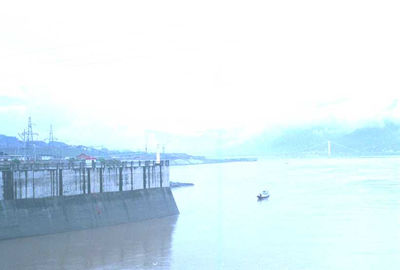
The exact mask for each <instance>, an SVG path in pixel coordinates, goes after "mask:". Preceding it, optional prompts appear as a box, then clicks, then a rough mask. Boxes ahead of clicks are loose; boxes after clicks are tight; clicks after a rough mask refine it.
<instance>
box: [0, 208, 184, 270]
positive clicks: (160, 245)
mask: <svg viewBox="0 0 400 270" xmlns="http://www.w3.org/2000/svg"><path fill="white" fill-rule="evenodd" d="M177 219H178V216H171V217H166V218H161V219H153V220H148V221H144V222H138V223H130V224H122V225H118V226H113V227H104V228H99V229H94V230H85V231H76V232H68V233H61V234H54V235H46V236H39V237H30V238H22V239H13V240H7V241H1V242H0V269H143V268H155V267H156V268H163V269H164V268H169V263H170V261H171V260H170V251H171V241H172V234H173V231H174V229H175V224H176V221H177Z"/></svg>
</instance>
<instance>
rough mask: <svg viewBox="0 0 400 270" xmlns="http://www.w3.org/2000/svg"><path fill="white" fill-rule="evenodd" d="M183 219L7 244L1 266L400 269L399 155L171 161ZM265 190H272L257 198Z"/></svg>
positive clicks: (2, 244)
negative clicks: (188, 163) (180, 185)
mask: <svg viewBox="0 0 400 270" xmlns="http://www.w3.org/2000/svg"><path fill="white" fill-rule="evenodd" d="M171 181H179V182H192V183H194V184H195V185H194V186H193V187H183V188H177V189H174V190H173V193H174V196H175V200H176V203H177V205H178V208H179V210H180V212H181V214H180V215H179V216H177V217H167V218H163V219H155V220H149V221H145V222H140V223H135V224H124V225H120V226H115V227H107V228H100V229H95V230H88V231H79V232H70V233H63V234H56V235H48V236H40V237H32V238H24V239H16V240H8V241H2V242H0V250H1V252H0V266H1V267H0V268H1V269H397V267H398V265H400V256H398V255H399V254H400V244H399V243H400V158H352V159H274V160H272V159H269V160H260V161H258V162H248V163H226V164H212V165H196V166H179V167H171ZM263 189H268V190H269V192H270V194H271V197H270V198H269V199H268V200H264V201H257V198H256V195H257V193H259V192H260V191H262V190H263Z"/></svg>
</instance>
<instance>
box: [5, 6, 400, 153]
mask: <svg viewBox="0 0 400 270" xmlns="http://www.w3.org/2000/svg"><path fill="white" fill-rule="evenodd" d="M399 14H400V5H399V2H398V1H384V0H383V1H382V0H380V1H352V0H346V1H285V0H279V1H232V0H230V1H217V0H213V1H196V2H195V1H175V0H173V1H99V0H97V1H82V0H80V1H71V0H70V1H54V0H52V1H1V3H0V127H1V128H0V134H6V135H13V136H15V135H16V133H17V132H21V131H22V130H23V128H24V127H25V126H26V122H27V117H28V116H29V115H30V116H32V119H33V121H34V122H35V124H36V126H35V128H36V130H37V131H38V132H39V133H40V137H39V138H41V139H44V138H46V137H47V134H48V131H49V125H50V124H53V125H54V129H55V130H54V132H55V135H56V137H57V138H58V139H59V140H62V141H66V142H69V143H72V144H86V145H104V146H107V147H110V148H126V149H135V148H138V147H141V145H143V144H144V140H145V139H144V138H145V137H147V138H150V139H149V140H150V141H153V142H154V143H155V142H156V141H162V143H166V144H168V143H169V142H168V140H170V139H171V136H169V139H166V138H161V137H160V135H154V134H155V131H156V132H161V133H164V132H165V133H169V134H171V135H172V136H173V135H174V134H175V135H179V136H181V135H191V136H199V135H201V134H203V133H204V132H210V131H213V130H219V129H221V130H225V131H226V132H231V133H230V134H232V136H230V139H232V140H233V141H240V140H243V139H248V138H251V137H252V136H254V135H255V134H258V133H260V132H262V131H263V130H265V129H268V128H271V127H276V126H289V125H294V124H297V125H299V124H307V123H315V122H323V121H337V122H341V123H344V124H347V125H352V124H359V123H364V122H366V121H369V120H374V121H377V120H381V119H384V118H393V119H400V104H399V103H398V102H397V100H398V99H399V98H400V88H399V86H400V64H399V63H400V50H399V48H400V34H399V33H400V16H399ZM146 134H147V135H146ZM152 134H153V135H152ZM157 134H159V133H157ZM171 150H174V149H171ZM180 150H182V149H180ZM183 150H184V149H183Z"/></svg>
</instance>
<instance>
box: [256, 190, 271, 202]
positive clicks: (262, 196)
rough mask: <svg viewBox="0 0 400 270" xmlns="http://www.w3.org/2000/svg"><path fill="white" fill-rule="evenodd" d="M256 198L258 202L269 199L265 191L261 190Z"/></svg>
mask: <svg viewBox="0 0 400 270" xmlns="http://www.w3.org/2000/svg"><path fill="white" fill-rule="evenodd" d="M257 198H258V199H259V200H263V199H268V198H269V193H268V191H266V190H263V191H262V192H261V193H260V194H258V195H257Z"/></svg>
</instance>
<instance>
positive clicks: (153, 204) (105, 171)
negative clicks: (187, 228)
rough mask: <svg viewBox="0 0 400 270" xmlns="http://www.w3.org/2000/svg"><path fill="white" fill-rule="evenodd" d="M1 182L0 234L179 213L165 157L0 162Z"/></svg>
mask: <svg viewBox="0 0 400 270" xmlns="http://www.w3.org/2000/svg"><path fill="white" fill-rule="evenodd" d="M46 166H47V167H46ZM38 175H39V176H41V177H40V178H39V177H38ZM0 183H1V186H0V191H1V193H2V197H1V199H0V240H1V239H9V238H17V237H25V236H33V235H42V234H49V233H58V232H66V231H71V230H81V229H90V228H96V227H101V226H109V225H116V224H121V223H128V222H135V221H141V220H146V219H152V218H160V217H165V216H170V215H177V214H179V211H178V208H177V206H176V203H175V200H174V198H173V195H172V192H171V190H170V188H169V164H168V162H162V163H160V164H156V163H154V162H143V163H133V162H132V163H121V164H118V165H113V166H107V165H104V164H103V165H97V164H89V165H87V164H80V165H79V166H72V167H69V168H68V167H67V166H64V165H60V164H58V165H55V164H47V165H45V166H42V165H41V166H36V167H35V166H31V167H30V166H27V165H26V164H24V165H23V166H21V164H19V166H18V167H15V166H14V167H13V166H9V167H4V166H3V168H2V173H1V179H0Z"/></svg>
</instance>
